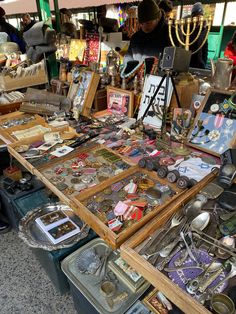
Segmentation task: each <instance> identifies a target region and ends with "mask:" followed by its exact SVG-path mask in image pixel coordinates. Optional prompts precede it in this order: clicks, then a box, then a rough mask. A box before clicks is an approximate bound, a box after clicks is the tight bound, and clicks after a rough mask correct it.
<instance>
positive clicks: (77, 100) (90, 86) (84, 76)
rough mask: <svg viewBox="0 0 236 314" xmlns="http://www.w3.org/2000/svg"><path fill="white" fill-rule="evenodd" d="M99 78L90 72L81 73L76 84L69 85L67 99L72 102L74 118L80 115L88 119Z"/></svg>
mask: <svg viewBox="0 0 236 314" xmlns="http://www.w3.org/2000/svg"><path fill="white" fill-rule="evenodd" d="M99 80H100V76H99V75H98V74H97V73H94V72H92V71H81V72H80V74H79V75H78V76H77V77H76V82H75V81H73V82H72V83H71V86H70V89H69V92H68V96H67V97H68V98H69V99H71V100H72V102H73V109H72V111H73V114H74V118H75V119H76V120H78V118H79V116H80V115H83V116H86V117H89V116H90V112H91V107H92V104H93V100H94V97H95V94H96V91H97V87H98V83H99Z"/></svg>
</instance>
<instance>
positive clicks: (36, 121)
mask: <svg viewBox="0 0 236 314" xmlns="http://www.w3.org/2000/svg"><path fill="white" fill-rule="evenodd" d="M26 117H34V118H33V119H32V120H30V121H28V122H27V123H25V124H21V125H17V126H12V127H9V128H4V127H3V123H4V122H9V121H10V120H18V119H23V118H26ZM36 125H42V126H44V127H46V128H50V126H49V125H48V124H47V123H46V121H45V120H44V119H43V118H42V117H41V116H39V115H37V114H35V115H33V114H25V113H23V112H19V111H16V112H12V113H9V114H6V115H3V116H0V135H1V138H2V139H3V140H4V138H5V139H6V141H7V144H8V142H11V143H13V142H16V141H17V138H16V137H15V136H14V135H13V134H12V133H13V132H14V131H21V130H26V129H29V128H32V127H34V126H36Z"/></svg>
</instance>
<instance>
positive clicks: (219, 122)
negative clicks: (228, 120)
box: [214, 113, 225, 129]
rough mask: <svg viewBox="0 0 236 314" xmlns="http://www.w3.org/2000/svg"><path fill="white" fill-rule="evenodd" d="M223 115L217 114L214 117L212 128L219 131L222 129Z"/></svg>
mask: <svg viewBox="0 0 236 314" xmlns="http://www.w3.org/2000/svg"><path fill="white" fill-rule="evenodd" d="M224 117H225V116H224V115H223V114H219V113H218V114H217V115H216V117H215V121H214V126H215V127H216V128H217V129H219V128H220V127H222V125H223V123H224Z"/></svg>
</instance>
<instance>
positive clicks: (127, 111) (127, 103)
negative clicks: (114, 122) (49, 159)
mask: <svg viewBox="0 0 236 314" xmlns="http://www.w3.org/2000/svg"><path fill="white" fill-rule="evenodd" d="M133 106H134V93H133V92H132V91H127V90H124V89H121V88H116V87H111V86H108V87H107V110H108V112H110V113H113V114H122V115H126V116H128V117H130V118H132V117H133Z"/></svg>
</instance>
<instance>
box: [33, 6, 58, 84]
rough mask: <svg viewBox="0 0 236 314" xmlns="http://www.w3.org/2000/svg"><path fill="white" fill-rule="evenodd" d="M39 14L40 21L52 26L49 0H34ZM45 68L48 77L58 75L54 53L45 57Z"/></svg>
mask: <svg viewBox="0 0 236 314" xmlns="http://www.w3.org/2000/svg"><path fill="white" fill-rule="evenodd" d="M36 3H37V8H38V12H39V14H41V18H42V21H44V22H46V24H47V25H49V26H50V27H52V17H51V10H50V4H49V0H36ZM47 69H48V75H49V79H51V78H55V77H58V67H57V60H56V55H55V53H53V54H51V55H50V56H48V58H47Z"/></svg>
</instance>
